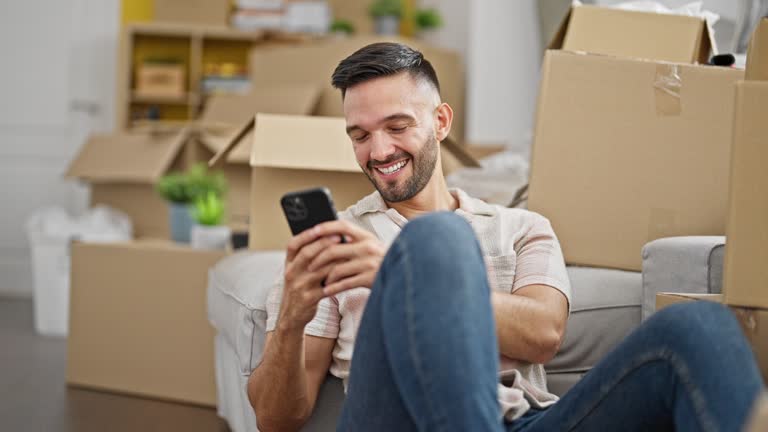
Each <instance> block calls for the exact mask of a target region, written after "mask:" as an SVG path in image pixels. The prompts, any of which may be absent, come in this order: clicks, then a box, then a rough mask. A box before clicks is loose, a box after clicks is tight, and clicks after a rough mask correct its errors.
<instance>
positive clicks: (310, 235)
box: [285, 225, 323, 261]
mask: <svg viewBox="0 0 768 432" xmlns="http://www.w3.org/2000/svg"><path fill="white" fill-rule="evenodd" d="M320 237H323V236H322V235H321V234H320V233H319V231H318V230H317V225H316V226H314V227H312V228H310V229H306V230H304V231H302V232H300V233H298V234H296V235H295V236H293V237H291V239H290V240H288V244H286V246H285V250H286V260H288V261H293V259H294V258H295V257H296V255H297V254H298V253H299V251H300V250H301V249H302V248H303V247H304V246H306V245H308V244H309V243H312V242H313V241H315V240H317V239H318V238H320Z"/></svg>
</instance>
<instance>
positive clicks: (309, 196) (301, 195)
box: [280, 187, 338, 235]
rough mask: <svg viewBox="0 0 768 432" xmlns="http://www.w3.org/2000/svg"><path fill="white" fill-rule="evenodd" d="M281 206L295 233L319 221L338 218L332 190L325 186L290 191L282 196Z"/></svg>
mask: <svg viewBox="0 0 768 432" xmlns="http://www.w3.org/2000/svg"><path fill="white" fill-rule="evenodd" d="M280 206H281V207H282V208H283V213H285V218H286V219H288V225H289V226H290V227H291V232H292V233H293V235H296V234H298V233H300V232H302V231H304V230H307V229H309V228H312V227H313V226H315V225H317V224H319V223H323V222H328V221H333V220H336V219H338V218H337V216H336V209H335V208H334V206H333V199H332V198H331V191H329V190H328V189H327V188H324V187H320V188H314V189H307V190H302V191H298V192H289V193H287V194H285V195H283V197H282V198H280Z"/></svg>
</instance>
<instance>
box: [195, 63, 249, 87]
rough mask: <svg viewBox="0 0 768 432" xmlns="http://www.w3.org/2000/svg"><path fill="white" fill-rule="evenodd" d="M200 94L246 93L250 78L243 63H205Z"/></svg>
mask: <svg viewBox="0 0 768 432" xmlns="http://www.w3.org/2000/svg"><path fill="white" fill-rule="evenodd" d="M200 87H201V88H200V90H201V92H202V94H204V95H209V94H221V93H240V94H242V93H248V92H249V91H250V90H251V80H250V78H249V77H248V72H247V70H246V68H245V66H243V65H239V64H236V63H228V62H225V63H206V64H205V67H204V71H203V79H202V80H201V82H200Z"/></svg>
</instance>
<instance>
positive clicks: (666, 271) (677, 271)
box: [642, 236, 725, 320]
mask: <svg viewBox="0 0 768 432" xmlns="http://www.w3.org/2000/svg"><path fill="white" fill-rule="evenodd" d="M724 246H725V237H723V236H687V237H667V238H662V239H658V240H654V241H652V242H649V243H648V244H646V245H645V246H644V247H643V308H642V319H643V320H645V319H646V318H648V317H649V316H650V315H651V314H652V313H653V312H654V310H655V309H656V294H657V293H660V292H680V293H694V294H716V293H720V292H721V291H722V284H723V252H724Z"/></svg>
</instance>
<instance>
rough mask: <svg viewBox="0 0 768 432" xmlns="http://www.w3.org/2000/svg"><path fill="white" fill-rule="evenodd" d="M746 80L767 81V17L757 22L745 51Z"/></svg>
mask: <svg viewBox="0 0 768 432" xmlns="http://www.w3.org/2000/svg"><path fill="white" fill-rule="evenodd" d="M745 78H746V79H747V80H752V81H757V80H759V81H768V17H766V18H763V19H762V20H760V22H759V23H758V24H757V27H756V28H755V32H754V33H753V34H752V39H751V40H750V42H749V50H748V51H747V74H746V77H745Z"/></svg>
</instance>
